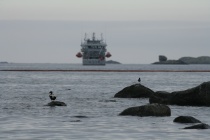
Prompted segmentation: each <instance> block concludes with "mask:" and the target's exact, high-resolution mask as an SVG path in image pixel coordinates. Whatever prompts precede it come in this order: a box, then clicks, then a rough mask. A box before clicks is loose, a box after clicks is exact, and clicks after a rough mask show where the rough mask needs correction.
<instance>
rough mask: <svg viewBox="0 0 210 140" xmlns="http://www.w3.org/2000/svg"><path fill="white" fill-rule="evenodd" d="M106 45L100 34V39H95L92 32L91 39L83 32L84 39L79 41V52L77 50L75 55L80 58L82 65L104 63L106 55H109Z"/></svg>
mask: <svg viewBox="0 0 210 140" xmlns="http://www.w3.org/2000/svg"><path fill="white" fill-rule="evenodd" d="M106 46H107V44H106V42H104V41H103V36H102V34H101V39H100V40H99V39H96V37H95V33H93V34H92V39H89V38H87V34H85V38H84V41H82V42H81V52H78V53H77V54H76V56H77V57H79V58H82V63H83V65H105V64H106V57H107V58H108V57H111V54H110V53H109V52H107V49H106Z"/></svg>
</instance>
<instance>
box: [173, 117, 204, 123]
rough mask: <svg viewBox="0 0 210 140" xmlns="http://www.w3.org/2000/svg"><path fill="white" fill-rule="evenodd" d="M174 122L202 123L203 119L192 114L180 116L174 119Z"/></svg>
mask: <svg viewBox="0 0 210 140" xmlns="http://www.w3.org/2000/svg"><path fill="white" fill-rule="evenodd" d="M174 122H176V123H201V121H199V120H197V119H196V118H194V117H191V116H179V117H177V118H175V119H174Z"/></svg>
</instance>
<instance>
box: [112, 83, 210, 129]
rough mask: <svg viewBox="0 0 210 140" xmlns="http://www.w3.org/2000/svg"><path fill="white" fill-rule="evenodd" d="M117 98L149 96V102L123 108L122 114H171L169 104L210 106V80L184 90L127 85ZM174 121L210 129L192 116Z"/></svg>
mask: <svg viewBox="0 0 210 140" xmlns="http://www.w3.org/2000/svg"><path fill="white" fill-rule="evenodd" d="M114 97H115V98H140V99H141V98H148V101H149V104H146V105H143V106H135V107H129V108H127V109H125V110H123V111H122V112H121V113H120V114H119V115H121V116H125V115H126V116H127V115H130V116H139V117H146V116H155V117H163V116H171V109H170V107H169V106H168V105H179V106H206V107H210V81H208V82H204V83H201V84H200V85H198V86H196V87H193V88H190V89H186V90H183V91H174V92H171V93H169V92H167V91H156V92H154V91H153V90H151V89H149V88H148V87H145V86H143V85H141V84H140V83H139V84H134V85H131V86H128V87H125V88H124V89H122V90H121V91H119V92H117V93H116V94H115V95H114ZM173 122H174V123H184V124H187V123H189V124H192V123H196V125H192V126H188V127H184V128H183V129H209V128H210V126H209V125H208V124H205V123H202V122H201V121H200V120H198V119H195V118H193V117H192V116H179V117H177V118H175V119H174V121H173Z"/></svg>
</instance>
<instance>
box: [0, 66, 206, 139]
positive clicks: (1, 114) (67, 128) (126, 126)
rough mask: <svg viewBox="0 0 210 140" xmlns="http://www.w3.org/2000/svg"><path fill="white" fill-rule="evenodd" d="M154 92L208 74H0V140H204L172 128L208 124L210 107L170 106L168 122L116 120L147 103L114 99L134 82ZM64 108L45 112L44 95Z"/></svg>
mask: <svg viewBox="0 0 210 140" xmlns="http://www.w3.org/2000/svg"><path fill="white" fill-rule="evenodd" d="M6 69H10V70H11V69H44V70H83V69H99V70H103V69H105V70H107V69H108V70H110V69H113V70H210V65H131V64H130V65H106V66H82V65H81V64H0V70H6ZM139 77H141V79H142V84H143V85H145V86H146V87H148V88H150V89H152V90H154V91H158V90H161V91H169V92H171V91H177V90H185V89H188V88H192V87H195V86H197V85H199V84H201V83H202V82H206V81H210V73H209V72H58V71H57V72H18V71H13V72H9V71H0V126H1V127H0V139H4V140H8V139H11V140H14V139H15V140H23V139H33V140H36V139H40V140H43V139H49V140H53V139H54V140H58V139H64V140H65V139H66V140H67V139H68V140H69V139H77V140H80V139H81V140H140V139H160V140H162V139H166V140H169V139H170V140H177V139H180V140H184V139H196V140H197V139H209V133H210V130H209V129H208V130H184V129H182V128H184V127H186V126H188V125H184V124H176V123H173V119H174V118H175V117H177V116H181V115H190V116H193V117H195V118H197V119H199V120H201V121H202V122H203V123H207V124H210V118H209V116H210V108H209V107H183V106H169V107H170V108H171V111H172V115H171V116H170V117H133V116H118V114H119V113H120V112H122V111H123V110H124V109H126V108H128V107H133V106H140V105H145V104H147V103H148V102H149V101H148V99H120V98H113V96H114V95H115V94H116V93H117V92H118V91H120V90H121V89H123V88H124V87H126V86H129V85H132V84H134V83H136V82H137V80H138V78H139ZM51 90H52V91H54V93H55V95H56V96H57V99H58V100H59V101H63V102H65V103H66V104H67V106H66V107H47V106H44V105H46V104H47V103H49V102H50V99H49V97H48V93H49V91H51Z"/></svg>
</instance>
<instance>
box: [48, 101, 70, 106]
mask: <svg viewBox="0 0 210 140" xmlns="http://www.w3.org/2000/svg"><path fill="white" fill-rule="evenodd" d="M46 106H67V105H66V103H64V102H60V101H51V102H50V103H48V104H47V105H46Z"/></svg>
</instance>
